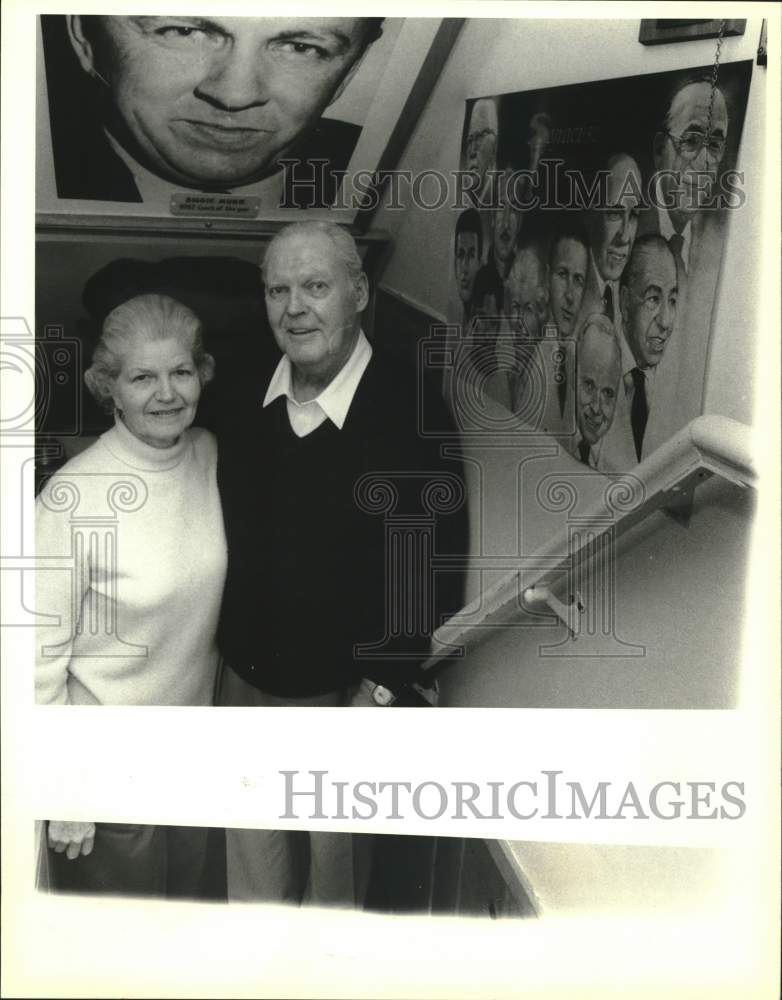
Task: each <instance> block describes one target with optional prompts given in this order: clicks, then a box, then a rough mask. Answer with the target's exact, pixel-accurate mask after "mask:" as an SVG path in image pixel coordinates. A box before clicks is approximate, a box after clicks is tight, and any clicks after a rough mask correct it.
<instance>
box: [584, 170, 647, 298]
mask: <svg viewBox="0 0 782 1000" xmlns="http://www.w3.org/2000/svg"><path fill="white" fill-rule="evenodd" d="M642 190H643V189H642V187H641V174H640V171H639V170H638V166H637V164H636V162H635V160H633V159H632V158H631V157H629V156H622V157H620V158H619V159H618V160H617V161H616V162H615V163H614V164H613V166H612V167H611V169H610V172H609V175H608V182H607V189H606V204H605V207H603V208H602V209H599V210H597V211H594V212H592V216H591V227H590V229H591V240H592V254H593V256H594V258H595V264H596V265H597V270H598V272H599V273H600V276H601V277H602V278H603V280H604V281H617V280H618V279H619V278H620V277H621V274H622V271H624V269H625V264H627V260H628V258H629V256H630V251H631V250H632V249H633V243H634V241H635V234H636V231H637V230H638V205H639V199H638V192H639V191H642Z"/></svg>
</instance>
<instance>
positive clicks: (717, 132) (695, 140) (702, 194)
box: [649, 79, 729, 276]
mask: <svg viewBox="0 0 782 1000" xmlns="http://www.w3.org/2000/svg"><path fill="white" fill-rule="evenodd" d="M728 124H729V121H728V107H727V104H726V101H725V97H724V96H723V94H722V91H721V90H720V88H719V87H714V88H713V89H712V86H711V82H710V81H708V80H703V79H696V80H687V81H685V83H684V84H683V85H681V86H680V87H679V88H678V89H677V90H676V91H675V92H674V94H673V96H672V98H671V101H670V104H669V106H668V110H667V112H666V114H665V118H664V120H663V122H662V124H661V127H660V129H659V131H658V132H657V133H656V134H655V137H654V144H653V154H654V167H655V171H656V175H655V188H654V195H655V197H654V209H655V212H656V218H655V219H654V224H653V226H650V227H649V228H650V231H653V232H659V233H660V234H661V235H662V236H663V237H664V238H665V239H666V240H667V241H668V245H669V246H670V247H671V252H672V253H673V255H674V257H675V258H676V263H677V267H678V268H679V271H680V275H682V276H684V275H687V274H688V273H689V271H690V256H691V250H692V244H693V227H694V224H695V223H696V218H697V216H698V213H699V212H701V211H702V210H703V209H704V208H706V207H707V206H708V204H709V202H710V200H711V196H712V189H713V186H714V182H715V180H716V177H717V170H718V169H719V166H720V164H721V162H722V158H723V156H724V154H725V143H726V140H727V136H728Z"/></svg>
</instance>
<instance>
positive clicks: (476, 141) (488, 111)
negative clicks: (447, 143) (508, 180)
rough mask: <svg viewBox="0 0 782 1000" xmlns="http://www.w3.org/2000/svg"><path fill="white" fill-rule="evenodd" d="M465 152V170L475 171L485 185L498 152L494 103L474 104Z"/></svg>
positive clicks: (484, 101)
mask: <svg viewBox="0 0 782 1000" xmlns="http://www.w3.org/2000/svg"><path fill="white" fill-rule="evenodd" d="M464 152H465V158H464V169H465V170H474V171H475V172H476V173H477V174H479V175H480V178H481V183H483V181H484V179H485V178H486V174H487V172H488V171H489V170H493V169H494V164H495V154H496V152H497V110H496V108H495V106H494V102H493V101H487V100H481V101H476V102H475V104H473V107H472V114H471V115H470V125H469V128H468V129H467V140H466V143H465V150H464Z"/></svg>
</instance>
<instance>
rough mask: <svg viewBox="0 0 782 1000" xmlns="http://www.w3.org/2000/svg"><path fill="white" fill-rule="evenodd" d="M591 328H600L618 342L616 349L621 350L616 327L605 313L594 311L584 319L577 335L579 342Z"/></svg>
mask: <svg viewBox="0 0 782 1000" xmlns="http://www.w3.org/2000/svg"><path fill="white" fill-rule="evenodd" d="M590 329H594V330H599V331H600V332H601V333H604V334H605V335H606V336H607V337H610V338H611V340H613V341H614V343H615V344H616V349H617V350H619V341H618V340H617V337H616V329H615V327H614V324H613V323H612V322H611V320H610V319H609V318H608V317H607V316H606V315H605V313H592V314H591V315H590V316H587V317H586V318H585V319H584V321H583V323H582V324H581V327H580V328H579V330H578V333H577V335H576V336H577V340H578V343H579V344H580V343H581V341H582V340H583V339H584V336H585V334H586V332H587V330H590Z"/></svg>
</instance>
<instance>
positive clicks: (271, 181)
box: [106, 132, 282, 213]
mask: <svg viewBox="0 0 782 1000" xmlns="http://www.w3.org/2000/svg"><path fill="white" fill-rule="evenodd" d="M106 138H107V139H108V141H109V144H110V145H111V148H112V149H113V150H114V152H115V153H116V154H117V156H119V158H120V159H121V160H122V162H123V163H124V164H125V166H126V167H127V168H128V170H129V171H130V172H131V173H132V174H133V180H134V181H135V182H136V187H137V188H138V193H139V195H140V196H141V200H142V201H143V202H144V204H145V205H150V206H151V207H154V208H158V209H160V210H161V211H164V212H166V213H168V212H170V210H171V195H172V194H199V193H200V194H204V193H207V194H208V193H210V192H203V191H199V190H198V189H197V188H187V187H185V186H184V185H182V184H173V183H172V182H171V181H167V180H163V178H161V177H158V176H157V174H153V173H152V171H151V170H147V168H146V167H143V166H142V165H141V164H140V163H139V162H138V161H137V160H135V159H134V158H133V157H132V156H131V155H130V153H128V151H127V150H126V149H124V148H123V147H122V146H121V145H120V144H119V143H118V142H117V140H116V139H115V138H114V136H113V135H111V133H110V132H106ZM215 193H217V192H215ZM223 193H225V194H232V195H236V196H237V197H242V198H260V199H261V204H262V205H264V206H265V207H266V208H278V207H279V204H280V202H281V201H282V171H281V170H278V171H277V172H276V173H274V174H272V175H271V176H270V177H265V178H264V179H263V180H261V181H255V182H254V183H252V184H243V185H240V186H238V187H236V186H235V187H227V188H226V189H225V191H224V192H223Z"/></svg>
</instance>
